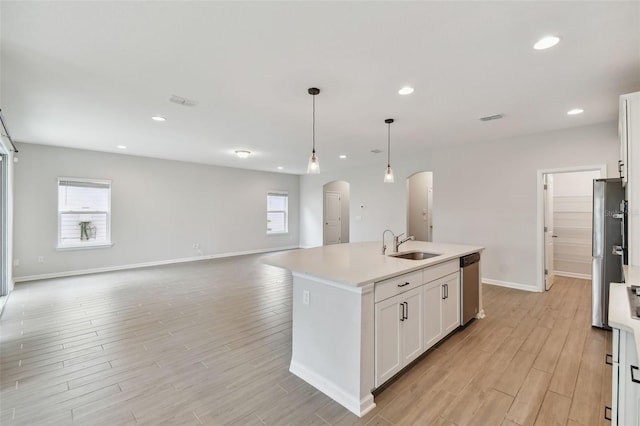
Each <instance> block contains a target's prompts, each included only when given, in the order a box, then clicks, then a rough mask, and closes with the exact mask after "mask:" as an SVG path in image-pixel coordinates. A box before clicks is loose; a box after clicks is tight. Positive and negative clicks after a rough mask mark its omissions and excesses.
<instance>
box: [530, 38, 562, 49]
mask: <svg viewBox="0 0 640 426" xmlns="http://www.w3.org/2000/svg"><path fill="white" fill-rule="evenodd" d="M559 42H560V37H556V36H547V37H543V38H541V39H540V40H538V41H537V42H536V44H534V45H533V48H534V49H536V50H544V49H548V48H550V47H553V46H555V45H556V44H558V43H559Z"/></svg>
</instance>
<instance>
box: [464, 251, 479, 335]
mask: <svg viewBox="0 0 640 426" xmlns="http://www.w3.org/2000/svg"><path fill="white" fill-rule="evenodd" d="M460 283H461V285H460V289H461V294H460V312H461V314H462V318H461V323H462V324H461V325H465V324H467V323H468V322H469V321H471V320H472V319H474V318H475V317H476V315H477V314H478V305H479V297H480V294H479V293H480V253H472V254H469V255H467V256H463V257H461V258H460Z"/></svg>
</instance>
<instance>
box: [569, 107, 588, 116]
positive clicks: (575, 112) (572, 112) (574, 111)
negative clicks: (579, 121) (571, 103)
mask: <svg viewBox="0 0 640 426" xmlns="http://www.w3.org/2000/svg"><path fill="white" fill-rule="evenodd" d="M583 112H584V110H583V109H582V108H574V109H571V110H569V111H567V115H578V114H582V113H583Z"/></svg>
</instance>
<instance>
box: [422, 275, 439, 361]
mask: <svg viewBox="0 0 640 426" xmlns="http://www.w3.org/2000/svg"><path fill="white" fill-rule="evenodd" d="M442 284H443V280H436V281H433V282H430V283H428V284H426V285H425V286H424V314H423V315H424V349H425V350H427V349H429V348H430V347H431V346H433V345H435V344H436V343H438V342H439V341H440V338H441V337H442V300H443V297H444V296H443V289H442Z"/></svg>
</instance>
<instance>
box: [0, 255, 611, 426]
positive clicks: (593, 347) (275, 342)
mask: <svg viewBox="0 0 640 426" xmlns="http://www.w3.org/2000/svg"><path fill="white" fill-rule="evenodd" d="M263 256H264V255H255V256H244V257H238V258H230V259H220V260H213V261H207V262H197V263H190V264H180V265H172V266H165V267H157V268H149V269H139V270H133V271H123V272H114V273H107V274H97V275H90V276H83V277H73V278H66V279H56V280H47V281H40V282H32V283H24V284H18V285H17V286H16V289H15V291H14V292H13V293H12V295H11V297H10V298H9V301H8V303H7V306H6V308H5V312H4V314H3V316H2V318H1V319H0V326H1V328H0V331H1V337H0V345H1V346H0V355H1V360H0V376H1V377H0V385H1V392H2V393H1V396H0V410H1V412H0V424H2V425H11V424H30V425H37V424H54V425H64V424H71V423H74V424H84V425H129V424H138V423H141V424H149V425H156V424H174V425H175V424H180V425H182V424H215V425H221V424H239V425H254V424H255V425H261V424H267V425H285V424H293V425H324V424H336V425H350V424H378V425H386V424H399V425H409V424H420V425H531V424H537V425H546V424H549V425H556V424H557V425H565V424H567V425H589V426H591V425H600V424H602V425H607V424H608V422H606V421H605V420H604V419H603V410H604V408H603V407H604V405H605V404H606V405H610V402H609V400H610V389H611V383H610V378H611V370H610V368H609V367H606V366H605V363H604V359H605V353H606V352H607V351H609V352H610V349H608V348H610V346H611V343H610V339H611V337H610V336H611V334H610V333H607V332H604V331H602V330H598V329H593V328H591V326H590V284H589V282H587V281H581V280H575V279H559V280H558V282H557V283H556V285H555V286H554V287H553V289H552V290H551V291H550V292H547V293H544V294H540V293H529V292H524V291H518V290H512V289H506V288H501V287H495V286H490V285H484V300H485V311H486V314H487V317H486V318H485V319H483V320H477V321H475V322H473V323H472V324H471V325H470V326H468V327H467V328H465V329H463V330H462V331H461V332H458V333H456V334H454V335H453V336H452V337H451V338H449V339H448V340H447V341H446V342H444V343H443V344H441V345H440V346H438V347H437V348H436V349H435V350H433V351H432V352H431V353H430V354H429V355H428V356H426V357H424V358H422V359H421V360H419V362H417V363H416V365H414V366H413V368H412V369H411V370H409V371H408V372H407V373H406V374H405V375H403V376H402V377H401V378H400V379H398V380H397V381H395V382H394V383H393V384H392V385H391V386H389V387H388V388H386V389H385V390H383V391H382V392H381V393H380V394H379V395H377V396H376V403H377V407H376V408H375V410H374V411H373V412H371V413H369V414H368V415H367V416H366V417H364V418H362V419H359V418H357V417H356V416H354V415H353V414H351V413H349V412H348V411H347V410H346V409H344V408H342V407H341V406H340V405H338V404H337V403H335V402H333V401H331V400H330V399H329V398H328V397H326V396H325V395H323V394H322V393H320V392H319V391H317V390H315V389H314V388H313V387H311V386H310V385H308V384H306V383H305V382H303V381H302V380H300V379H298V378H297V377H295V376H293V375H292V374H290V373H289V372H288V366H289V361H290V356H291V341H290V339H291V277H290V275H289V274H288V273H287V272H286V271H284V270H281V269H278V268H274V267H271V266H266V265H263V264H262V263H261V259H262V257H263ZM336 350H339V348H336Z"/></svg>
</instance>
